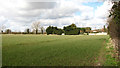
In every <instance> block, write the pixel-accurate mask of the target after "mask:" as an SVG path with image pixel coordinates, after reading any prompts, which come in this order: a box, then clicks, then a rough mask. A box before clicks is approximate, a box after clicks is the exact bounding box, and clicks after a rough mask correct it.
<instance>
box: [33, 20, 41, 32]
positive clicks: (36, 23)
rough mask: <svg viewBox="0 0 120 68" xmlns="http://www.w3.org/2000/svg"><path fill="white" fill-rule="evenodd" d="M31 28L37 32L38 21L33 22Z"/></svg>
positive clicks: (38, 27)
mask: <svg viewBox="0 0 120 68" xmlns="http://www.w3.org/2000/svg"><path fill="white" fill-rule="evenodd" d="M32 28H33V30H35V33H36V34H38V30H39V29H40V28H41V25H40V22H39V21H35V22H33V23H32Z"/></svg>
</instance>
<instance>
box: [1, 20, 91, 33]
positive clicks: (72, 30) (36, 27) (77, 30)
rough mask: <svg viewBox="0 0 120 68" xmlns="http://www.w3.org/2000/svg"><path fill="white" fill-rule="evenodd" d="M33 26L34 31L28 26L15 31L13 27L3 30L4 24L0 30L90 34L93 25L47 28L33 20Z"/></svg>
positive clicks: (6, 31) (8, 31) (7, 31)
mask: <svg viewBox="0 0 120 68" xmlns="http://www.w3.org/2000/svg"><path fill="white" fill-rule="evenodd" d="M31 27H32V30H33V31H31V29H29V28H27V29H26V30H25V31H24V32H13V31H12V30H11V29H6V30H5V31H4V32H3V30H4V29H5V26H2V29H0V30H1V33H2V34H47V35H49V34H56V35H62V34H63V33H64V34H65V35H79V34H84V33H87V34H89V33H90V30H91V27H85V28H80V27H77V26H76V25H75V24H71V25H68V26H64V27H63V29H61V28H58V27H54V26H48V27H47V28H46V30H45V29H44V27H43V26H41V23H40V22H39V21H36V22H33V23H32V25H31ZM39 31H40V32H39Z"/></svg>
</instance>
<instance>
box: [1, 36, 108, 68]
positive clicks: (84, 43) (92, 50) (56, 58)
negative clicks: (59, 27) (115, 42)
mask: <svg viewBox="0 0 120 68" xmlns="http://www.w3.org/2000/svg"><path fill="white" fill-rule="evenodd" d="M107 39H108V36H107V35H99V36H87V35H61V36H59V35H48V36H47V35H3V36H2V45H3V46H2V50H3V51H2V52H3V55H2V57H3V58H2V60H3V61H2V64H3V66H83V65H85V66H91V65H93V64H94V63H95V58H96V57H97V56H98V55H99V52H100V50H101V49H102V48H103V46H104V41H105V40H107Z"/></svg>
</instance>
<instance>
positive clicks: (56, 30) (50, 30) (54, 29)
mask: <svg viewBox="0 0 120 68" xmlns="http://www.w3.org/2000/svg"><path fill="white" fill-rule="evenodd" d="M46 32H47V35H49V34H57V35H62V33H63V32H64V31H63V30H62V29H60V28H57V27H53V26H49V27H47V29H46Z"/></svg>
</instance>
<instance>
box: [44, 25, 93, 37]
mask: <svg viewBox="0 0 120 68" xmlns="http://www.w3.org/2000/svg"><path fill="white" fill-rule="evenodd" d="M90 30H91V27H86V28H79V27H77V26H76V25H75V24H71V25H68V26H64V27H63V29H60V28H57V27H54V26H49V27H47V29H46V32H47V35H49V34H56V35H62V33H64V34H65V35H79V34H83V33H87V34H89V33H90ZM80 31H81V33H80Z"/></svg>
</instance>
